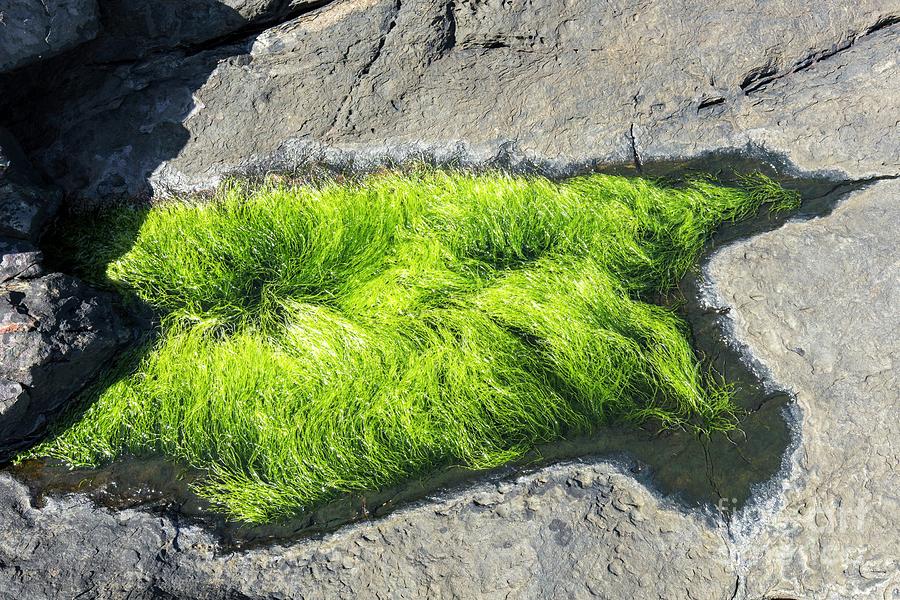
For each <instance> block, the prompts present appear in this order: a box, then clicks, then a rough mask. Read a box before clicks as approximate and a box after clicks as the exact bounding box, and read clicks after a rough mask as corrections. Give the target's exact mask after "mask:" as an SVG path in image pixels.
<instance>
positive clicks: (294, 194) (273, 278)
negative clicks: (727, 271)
mask: <svg viewBox="0 0 900 600" xmlns="http://www.w3.org/2000/svg"><path fill="white" fill-rule="evenodd" d="M797 202H798V200H797V197H796V196H795V195H794V194H792V193H789V192H786V191H785V190H783V189H781V188H780V187H778V186H777V185H776V184H774V183H773V182H771V181H770V180H768V179H766V178H764V177H762V176H754V177H751V178H749V179H747V180H745V181H744V182H743V184H742V185H740V186H738V187H724V186H720V185H717V184H715V183H713V182H711V181H709V180H705V179H697V180H693V181H689V182H686V183H684V184H682V185H679V186H676V187H667V186H663V185H660V184H656V183H653V182H650V181H647V180H643V179H637V178H623V177H613V176H606V175H590V176H584V177H578V178H575V179H570V180H568V181H565V182H562V183H558V182H552V181H549V180H547V179H543V178H540V177H523V176H513V175H508V174H503V173H489V174H483V175H468V174H462V173H455V172H446V171H435V170H421V171H417V172H412V173H390V174H380V175H373V176H369V177H367V178H364V179H363V180H361V181H358V182H354V183H337V182H334V181H332V182H327V183H321V184H317V185H305V186H286V185H280V186H273V185H268V186H262V187H255V188H252V189H251V188H250V187H249V186H247V185H245V184H240V183H231V184H228V185H225V186H223V188H222V189H221V190H220V191H219V193H218V194H217V196H216V197H215V198H214V199H213V200H207V201H204V202H202V203H200V202H190V201H183V202H168V203H164V204H161V205H158V206H155V207H153V208H152V209H149V210H148V209H136V208H119V209H114V210H110V211H107V212H106V213H105V214H103V215H100V216H98V218H99V219H100V223H101V224H100V225H98V222H97V220H96V219H92V220H91V221H90V223H89V226H88V227H85V228H83V229H81V234H78V233H73V234H72V235H73V236H75V238H74V239H70V240H69V241H70V243H72V245H73V247H76V248H78V249H79V251H78V252H77V253H76V255H75V259H76V261H77V262H80V263H81V266H82V271H84V272H86V273H90V271H91V269H93V270H94V271H95V272H97V269H98V267H100V266H105V267H106V268H105V278H106V281H107V283H111V284H112V285H114V286H116V287H118V288H120V289H122V290H123V291H127V292H128V293H130V294H134V295H136V296H137V297H138V298H140V299H141V300H142V301H143V302H145V303H147V304H149V305H150V306H152V307H153V308H155V309H156V311H157V312H158V313H159V314H160V315H162V317H161V335H160V336H159V337H158V339H157V340H156V341H154V342H153V343H152V344H151V347H150V348H149V349H146V352H145V353H144V355H143V356H142V357H141V358H140V360H139V364H138V365H137V367H136V368H132V369H131V370H130V371H128V372H125V373H122V374H120V376H118V377H109V378H107V384H106V385H103V386H97V388H96V390H95V391H94V392H93V397H92V398H90V401H91V402H90V404H89V406H88V407H87V408H86V410H85V411H83V412H81V413H79V414H78V415H76V416H73V417H72V418H70V419H69V422H68V423H66V424H65V425H63V426H61V427H60V428H59V429H58V431H57V432H56V433H55V434H54V435H53V436H52V437H50V438H49V439H48V440H47V441H45V442H43V443H42V444H40V445H39V446H37V447H36V448H34V449H32V450H31V451H30V452H29V454H28V456H32V457H40V456H43V457H54V458H58V459H61V460H62V461H64V462H66V463H68V464H70V465H72V466H80V467H83V466H96V465H99V464H101V463H104V462H107V461H109V460H112V459H114V458H116V457H118V456H121V455H123V454H137V455H141V454H162V455H164V456H168V457H170V458H172V459H175V460H180V461H184V462H186V463H189V464H191V465H193V466H195V467H198V468H200V469H202V470H204V472H205V473H206V476H205V477H204V478H203V479H202V480H201V481H200V482H199V483H197V484H195V489H196V491H197V492H198V493H199V494H200V495H201V496H202V497H205V498H207V499H208V500H210V501H211V502H212V503H213V505H214V506H216V507H217V508H218V509H219V510H222V511H224V512H225V513H226V514H227V515H228V516H229V517H230V518H232V519H235V520H240V521H246V522H255V523H259V522H269V521H275V520H280V519H284V518H287V517H290V516H293V515H297V514H299V513H301V512H303V511H304V510H306V509H308V508H310V507H312V506H314V505H316V504H319V503H321V502H323V501H325V500H328V499H330V498H333V497H335V496H336V495H339V494H342V493H347V492H360V491H365V490H371V489H375V488H378V487H381V486H385V485H389V484H394V483H397V482H399V481H402V480H404V479H407V478H409V477H412V476H415V475H417V474H421V473H423V472H426V471H427V470H429V469H434V468H438V467H441V466H445V465H451V464H454V465H462V466H466V467H471V468H475V469H480V468H489V467H494V466H497V465H500V464H502V463H504V462H507V461H509V460H512V459H515V458H517V457H521V456H522V455H523V454H524V453H526V452H527V451H529V450H530V449H532V448H533V447H534V446H535V445H536V444H540V443H544V442H548V441H552V440H554V439H559V438H561V437H563V436H566V435H574V434H583V433H588V432H590V431H591V429H592V427H596V426H599V425H608V424H611V423H621V424H623V425H625V426H628V425H631V426H633V425H635V424H640V423H646V422H648V421H651V422H653V423H655V424H656V426H663V427H681V428H694V429H697V430H698V431H701V432H709V431H714V430H725V429H729V428H732V427H734V426H735V421H736V419H735V416H736V415H735V411H736V409H735V406H734V405H733V403H732V402H731V400H730V395H729V390H728V388H727V386H726V385H724V384H722V383H721V382H720V381H719V380H718V378H716V377H713V376H712V375H711V374H710V373H707V372H705V371H704V369H703V368H701V366H700V365H699V363H698V360H697V358H696V356H695V355H694V352H693V350H692V348H691V346H690V343H689V341H688V340H689V334H688V332H687V331H686V325H685V324H684V323H683V322H682V321H681V320H680V319H679V318H678V317H677V316H675V314H674V313H673V312H672V311H671V310H669V309H667V308H664V307H661V306H657V305H654V304H652V303H651V300H653V299H655V298H659V297H660V295H661V294H664V293H665V292H667V291H669V290H670V289H671V288H672V287H673V286H674V285H675V284H676V282H677V281H678V280H679V279H680V278H681V277H682V276H683V275H684V274H685V273H686V272H687V271H688V269H689V268H690V267H691V266H692V265H693V264H694V263H695V262H696V260H697V259H698V256H699V254H700V252H701V250H702V247H703V245H704V242H705V241H706V240H707V239H708V238H709V237H710V235H711V234H712V233H713V231H714V230H715V228H716V227H717V226H719V225H720V224H721V223H723V222H725V221H735V220H739V219H742V218H745V217H748V216H749V215H751V214H753V213H755V212H756V211H757V210H759V209H760V207H761V206H762V205H764V204H769V205H770V209H772V210H776V211H778V210H784V209H788V208H792V207H793V206H795V205H796V204H797ZM136 224H140V226H139V228H138V231H137V235H136V237H135V236H133V235H131V236H129V235H124V234H122V235H120V234H119V233H118V232H124V231H130V230H133V229H134V226H135V225H136ZM76 231H77V230H76ZM107 263H108V264H107Z"/></svg>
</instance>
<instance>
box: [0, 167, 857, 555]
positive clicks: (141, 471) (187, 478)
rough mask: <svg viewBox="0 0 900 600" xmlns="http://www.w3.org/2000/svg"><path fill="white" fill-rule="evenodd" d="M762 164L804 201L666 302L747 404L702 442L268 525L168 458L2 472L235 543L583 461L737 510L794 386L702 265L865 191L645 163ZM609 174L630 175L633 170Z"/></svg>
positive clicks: (721, 238) (744, 229) (641, 433)
mask: <svg viewBox="0 0 900 600" xmlns="http://www.w3.org/2000/svg"><path fill="white" fill-rule="evenodd" d="M754 170H761V171H763V172H765V173H767V174H769V175H770V176H773V177H774V178H775V179H777V180H779V181H780V182H781V183H782V184H783V185H784V186H785V187H788V188H792V189H797V190H798V191H800V192H801V194H802V195H803V197H804V204H803V207H802V208H801V209H800V210H799V211H797V212H794V213H793V214H791V215H788V216H787V217H777V218H776V217H772V216H771V215H768V214H761V215H759V216H758V217H757V218H754V219H751V220H749V221H744V222H742V223H740V224H737V225H730V226H727V227H725V228H723V229H722V230H720V231H719V232H718V233H717V234H716V236H715V237H714V239H713V240H712V241H711V242H710V243H709V244H708V246H707V249H706V251H705V252H704V255H703V258H702V259H701V261H700V265H699V266H698V267H697V269H695V271H694V272H693V273H691V274H689V275H688V277H686V278H685V279H684V280H683V281H682V282H680V283H679V286H678V289H677V290H675V291H673V293H672V294H670V296H669V297H668V298H667V299H666V300H667V302H668V303H672V304H673V305H680V306H679V307H678V309H677V310H678V312H679V313H680V314H681V315H682V316H683V317H684V318H685V319H686V320H687V321H688V323H689V324H690V326H691V331H692V334H693V338H694V340H693V341H694V346H695V349H696V350H697V352H698V355H699V356H700V357H701V360H702V362H703V363H704V365H706V366H709V367H712V368H713V369H714V370H715V371H716V372H717V373H719V374H720V375H722V376H723V377H724V378H725V379H726V380H727V381H728V382H729V383H731V384H732V385H733V386H734V387H735V399H736V401H737V403H738V404H739V405H740V406H741V407H742V408H743V409H745V411H746V413H745V414H744V415H743V416H742V418H741V422H740V430H739V431H734V432H731V433H730V434H727V435H726V434H713V435H712V436H710V437H708V438H702V437H698V436H697V435H695V434H693V433H690V432H685V431H676V432H663V433H657V432H654V431H651V430H649V429H637V430H635V429H625V428H610V427H605V428H600V429H598V430H597V431H596V433H595V434H593V435H591V436H585V437H581V438H575V439H568V440H563V441H558V442H554V443H551V444H546V445H543V446H541V447H540V448H538V449H537V450H535V451H534V452H533V453H531V455H529V456H528V457H527V458H526V459H525V460H522V461H518V462H516V463H515V464H510V465H507V466H505V467H503V468H501V469H495V470H492V471H489V472H474V471H470V470H467V469H461V468H447V469H443V470H440V471H437V472H435V473H432V474H429V475H427V476H424V477H422V478H419V479H416V480H413V481H409V482H406V483H403V484H401V485H397V486H394V487H391V488H388V489H384V490H380V491H376V492H371V493H366V494H359V495H352V496H345V497H343V498H340V499H338V500H335V501H333V502H330V503H328V504H325V505H323V506H321V507H319V508H317V509H315V510H312V511H310V512H309V513H307V514H305V515H303V516H302V517H299V518H296V519H293V520H291V521H288V522H285V523H280V524H273V525H262V526H244V525H238V524H235V523H229V522H227V521H226V520H225V519H224V518H222V517H221V516H219V515H216V514H214V513H212V512H211V511H210V507H209V505H208V504H207V503H206V502H205V501H203V500H202V499H200V498H198V497H197V496H196V495H195V494H193V493H192V492H191V491H190V487H189V484H190V483H191V482H192V481H193V480H195V479H197V478H198V477H200V476H201V475H202V473H200V472H198V471H197V470H194V469H191V468H189V467H185V466H181V465H177V464H174V463H172V462H170V461H168V460H165V459H162V458H126V459H122V460H118V461H116V462H115V463H113V464H110V465H108V466H106V467H103V468H101V469H91V470H84V469H79V470H69V469H67V468H66V467H64V466H62V465H58V464H50V463H47V462H44V461H28V462H26V463H24V464H22V465H19V466H15V467H14V466H8V467H6V470H7V471H9V472H11V473H13V474H14V475H16V476H17V477H19V478H20V479H22V480H23V481H24V482H25V483H26V484H27V485H28V486H29V488H30V489H31V491H32V494H33V497H34V502H35V503H36V504H38V505H39V504H40V503H42V502H43V499H44V498H45V497H46V496H47V495H56V494H66V493H71V492H84V493H86V494H88V496H90V497H91V498H92V499H94V500H95V501H96V502H98V503H99V504H101V505H104V506H109V507H113V508H125V507H142V508H144V509H147V510H152V511H159V512H165V513H167V514H170V515H173V516H176V517H177V518H180V519H184V520H188V521H192V522H199V523H202V524H204V525H205V526H207V527H209V528H211V529H212V530H213V531H215V532H216V533H217V534H218V535H219V537H220V539H221V540H222V542H223V544H225V545H226V546H229V547H247V546H250V545H255V544H260V543H265V542H267V541H271V540H284V539H290V538H295V537H298V536H309V535H316V534H318V533H321V532H324V531H328V530H331V529H334V528H336V527H339V526H341V525H343V524H346V523H349V522H352V521H357V520H360V519H365V518H371V517H378V516H381V515H384V514H386V513H388V512H390V511H391V510H393V509H395V508H397V507H398V506H402V505H404V504H408V503H409V502H412V501H415V500H421V499H423V498H427V497H429V496H435V495H442V494H444V493H446V492H447V491H448V490H451V489H455V488H459V487H464V486H466V485H468V484H471V483H472V482H473V481H483V480H485V479H491V480H495V479H497V480H499V479H507V478H513V477H515V476H517V475H520V474H522V473H523V472H527V471H531V470H534V469H536V468H539V467H541V466H544V465H547V464H551V463H554V462H559V461H563V460H570V459H574V458H579V457H602V458H607V459H614V460H616V461H617V462H619V463H620V464H621V465H623V466H624V467H625V468H626V469H628V470H630V471H631V472H632V473H633V474H634V475H635V476H636V477H637V478H638V479H640V480H642V481H644V482H646V483H647V484H648V485H650V486H651V487H653V488H655V489H657V490H658V491H659V492H660V493H662V494H664V495H666V496H668V497H671V498H672V499H674V500H676V501H678V502H680V503H682V504H684V505H685V506H697V505H712V506H714V507H717V508H718V509H719V510H722V511H724V512H726V513H730V512H732V511H734V510H737V509H738V508H740V507H741V506H743V505H744V504H745V503H746V502H747V500H748V499H749V498H750V497H751V495H752V493H753V491H754V490H755V489H758V488H759V487H760V486H762V485H763V484H765V483H766V482H768V481H770V480H771V479H772V478H773V477H775V476H776V474H777V473H778V471H779V470H780V468H781V465H782V461H783V457H784V453H785V450H786V448H787V447H788V445H789V444H790V442H791V435H792V434H791V428H790V426H789V424H788V422H787V420H786V416H785V408H786V405H787V404H788V403H790V402H791V401H792V400H791V397H790V394H788V393H787V392H784V391H773V390H771V389H770V388H769V387H768V386H767V385H766V384H765V383H764V382H763V381H761V380H760V378H759V377H758V376H757V375H756V374H755V373H754V372H753V371H752V370H751V369H750V368H749V367H748V366H747V365H746V364H745V363H744V362H743V361H742V359H741V357H740V355H739V353H738V351H737V350H736V349H734V348H732V347H731V346H730V345H729V344H728V343H727V340H726V339H725V335H724V323H725V320H726V318H727V315H725V314H721V313H719V312H717V311H716V310H711V309H709V308H707V307H706V306H705V305H704V303H703V302H702V301H701V286H702V284H703V281H702V275H701V273H702V268H701V267H702V265H703V264H704V263H705V262H706V260H707V259H708V257H709V256H710V255H711V254H712V253H713V252H714V251H715V250H716V249H717V248H719V247H721V246H722V245H724V244H727V243H729V242H731V241H734V240H736V239H740V238H743V237H747V236H749V235H753V234H756V233H759V232H761V231H766V230H770V229H773V228H775V227H777V226H778V225H780V224H781V223H783V222H784V221H785V219H786V218H791V219H797V218H809V217H812V216H816V215H822V214H826V213H827V212H829V211H830V210H831V208H833V206H834V205H835V204H836V202H837V200H838V199H839V198H840V197H842V196H843V195H845V194H846V193H848V192H849V191H852V190H853V189H855V188H858V187H860V186H859V184H837V183H835V182H833V181H827V180H810V179H793V178H790V177H785V176H779V174H778V165H775V164H771V163H765V162H760V161H758V160H754V159H751V158H747V157H735V156H724V157H717V158H710V159H705V160H703V161H694V162H692V163H658V164H655V165H644V167H643V174H644V175H645V176H657V177H676V178H680V177H683V176H684V175H686V174H689V173H691V172H705V173H713V174H716V175H718V176H719V178H720V180H721V181H722V182H723V183H728V181H729V178H733V177H734V173H743V172H750V171H754ZM613 171H617V172H623V171H624V172H626V173H627V172H628V169H627V168H625V169H615V170H613ZM607 172H609V170H607ZM632 174H633V173H632Z"/></svg>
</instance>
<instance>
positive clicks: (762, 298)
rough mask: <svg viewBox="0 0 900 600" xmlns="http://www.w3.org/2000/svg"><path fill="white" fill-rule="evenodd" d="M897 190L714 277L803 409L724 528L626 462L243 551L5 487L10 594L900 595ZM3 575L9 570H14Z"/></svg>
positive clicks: (3, 523) (784, 233)
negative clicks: (40, 503)
mask: <svg viewBox="0 0 900 600" xmlns="http://www.w3.org/2000/svg"><path fill="white" fill-rule="evenodd" d="M898 200H900V182H897V181H890V182H882V183H878V184H875V185H873V186H872V187H870V188H868V189H867V190H864V191H861V192H858V193H855V194H854V195H853V196H852V197H850V198H849V199H848V200H847V201H846V202H844V203H843V204H842V205H841V206H840V207H839V208H838V209H837V210H835V212H834V213H833V214H832V215H830V216H828V217H825V218H821V219H816V220H813V221H809V222H805V223H791V224H788V225H786V226H784V227H783V228H781V229H778V230H776V231H773V232H770V233H767V234H764V235H762V236H759V237H756V238H752V239H750V240H748V241H745V242H741V243H738V244H737V245H734V246H731V247H728V248H726V249H724V250H723V251H721V252H720V253H719V254H717V255H716V256H715V258H714V259H713V261H712V262H711V264H710V266H709V270H708V272H709V274H710V276H711V277H712V279H713V284H714V286H715V289H716V290H717V298H718V300H717V302H719V303H722V304H723V305H728V306H730V307H731V309H732V311H731V314H732V315H733V318H734V323H735V325H734V327H735V332H736V334H737V336H738V338H739V339H740V340H741V341H742V342H744V343H746V344H747V349H748V351H750V352H752V353H753V354H754V355H755V356H756V357H757V360H759V361H762V364H763V365H764V367H767V368H769V369H771V372H772V374H773V375H774V376H775V377H776V378H777V379H778V380H779V381H780V382H781V383H782V384H784V385H788V386H790V387H791V388H793V389H794V390H796V392H797V401H798V404H799V406H800V408H801V409H802V418H801V422H800V424H799V427H800V432H801V442H800V444H799V446H798V447H797V448H796V449H795V450H794V451H793V453H792V455H791V457H790V461H789V462H790V465H789V467H788V469H787V471H788V473H787V478H786V479H784V480H783V481H780V482H775V483H776V484H780V485H776V486H775V488H776V489H775V490H774V491H772V492H771V495H769V496H760V498H759V501H758V502H757V504H756V505H755V506H753V507H752V508H750V509H748V510H746V511H744V512H743V513H741V514H739V515H738V517H737V519H736V520H735V521H733V522H731V523H730V524H726V523H724V522H723V521H722V520H721V519H719V518H714V517H713V516H712V515H707V516H703V515H699V514H687V513H685V512H683V511H682V510H680V509H678V508H676V507H673V506H670V505H668V504H667V503H666V502H665V501H662V500H660V499H659V498H658V497H657V496H655V495H653V494H652V493H651V492H650V491H648V490H647V489H646V488H645V487H643V486H642V485H641V484H639V483H637V482H636V481H635V480H634V479H633V478H632V477H631V476H629V475H628V474H626V473H623V472H621V471H620V470H619V469H618V468H617V467H616V466H615V465H612V464H609V463H605V462H585V463H573V464H567V465H560V466H557V467H551V468H547V469H543V470H541V471H538V472H537V473H535V474H533V475H529V476H524V477H521V478H519V479H517V480H516V481H513V482H500V483H498V484H481V485H478V486H474V487H473V488H471V489H468V490H463V491H459V492H456V493H453V494H452V495H451V496H450V497H448V498H446V499H443V500H439V501H436V502H432V503H425V504H422V505H419V506H415V507H411V508H407V509H404V510H401V511H398V512H396V513H394V514H392V515H389V516H387V517H385V518H383V519H380V520H377V521H372V522H364V523H361V524H358V525H355V526H352V527H347V528H344V529H342V530H339V531H337V532H336V533H334V534H331V535H327V536H325V537H324V538H323V539H320V540H306V541H299V542H296V543H292V544H287V545H283V546H273V547H268V548H261V549H255V550H249V551H245V552H240V553H230V552H225V551H223V550H222V548H221V547H220V546H218V545H217V543H216V542H215V540H214V539H213V538H212V537H211V536H210V535H209V534H208V533H206V532H205V531H204V530H202V529H200V528H197V527H184V526H181V525H180V524H179V523H178V522H177V521H172V520H170V519H168V518H159V517H154V516H152V515H150V514H147V513H142V512H139V511H133V510H125V511H121V512H110V511H108V510H105V509H100V508H97V507H95V506H94V505H92V504H91V503H90V502H89V501H87V500H86V499H84V498H83V497H80V496H77V495H75V496H69V497H65V498H60V499H53V498H51V499H50V500H49V501H48V503H47V505H46V506H45V507H43V508H36V507H33V506H31V504H30V502H29V498H28V496H27V494H26V491H25V488H24V487H23V486H22V485H21V484H19V483H18V482H16V481H15V480H13V479H12V478H10V477H9V476H7V475H3V476H0V498H2V499H3V502H2V503H0V530H2V531H4V532H5V535H4V536H2V537H0V592H3V593H7V594H10V595H12V594H15V595H16V597H18V598H22V599H28V598H45V597H59V596H68V595H75V594H77V593H86V594H87V595H89V596H90V597H94V598H119V597H129V598H159V597H164V598H170V597H177V598H223V599H224V598H283V597H303V598H336V597H340V598H358V597H373V598H388V597H390V598H426V597H427V598H444V597H446V598H548V597H572V598H590V597H600V598H654V599H656V598H673V599H682V598H703V599H715V598H722V599H734V598H739V599H744V598H746V599H759V598H816V599H835V600H837V599H846V598H867V599H868V598H879V599H880V598H886V599H893V598H896V597H897V595H898V594H900V565H898V562H897V561H898V555H897V552H896V548H897V547H900V532H898V530H897V528H896V527H895V526H894V524H895V523H896V519H897V515H898V514H900V505H898V494H897V490H898V489H900V480H898V477H900V473H898V471H897V464H898V460H900V446H898V442H897V440H898V439H900V425H898V420H897V418H896V416H897V414H896V408H897V401H898V399H900V384H898V379H897V375H896V369H895V366H896V365H894V361H895V360H896V356H898V350H900V348H898V345H897V339H898V336H897V333H898V327H900V313H898V310H897V307H898V306H900V298H898V291H900V285H898V283H900V234H898V230H897V228H896V227H874V228H873V227H872V224H873V223H896V222H898V220H900V202H898ZM4 565H5V568H4Z"/></svg>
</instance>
